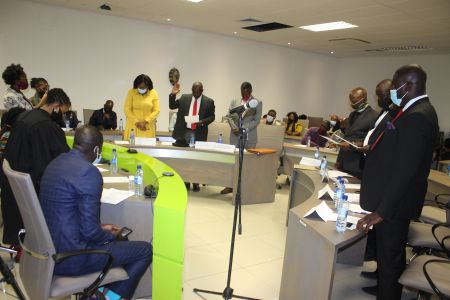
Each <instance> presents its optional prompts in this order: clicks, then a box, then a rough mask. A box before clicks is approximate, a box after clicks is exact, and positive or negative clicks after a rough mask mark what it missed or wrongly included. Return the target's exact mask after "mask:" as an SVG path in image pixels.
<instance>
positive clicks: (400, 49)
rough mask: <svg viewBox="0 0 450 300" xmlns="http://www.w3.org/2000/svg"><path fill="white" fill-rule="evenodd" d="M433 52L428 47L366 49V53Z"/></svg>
mask: <svg viewBox="0 0 450 300" xmlns="http://www.w3.org/2000/svg"><path fill="white" fill-rule="evenodd" d="M429 50H433V48H432V47H429V46H423V45H419V46H397V47H381V48H377V49H367V50H365V51H366V52H372V51H377V52H414V51H429Z"/></svg>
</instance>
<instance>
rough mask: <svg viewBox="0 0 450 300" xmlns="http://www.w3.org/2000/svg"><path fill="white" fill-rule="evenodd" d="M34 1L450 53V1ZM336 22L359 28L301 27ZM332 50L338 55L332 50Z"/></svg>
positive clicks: (298, 44)
mask: <svg viewBox="0 0 450 300" xmlns="http://www.w3.org/2000/svg"><path fill="white" fill-rule="evenodd" d="M31 1H34V2H40V3H47V4H52V5H58V6H64V7H68V8H74V9H81V10H87V11H93V12H98V13H102V14H111V15H116V16H124V17H128V18H135V19H140V20H146V21H150V22H156V23H163V24H172V25H174V26H180V27H187V28H192V29H196V30H200V31H207V32H213V33H219V34H224V35H229V36H236V37H238V38H244V39H249V40H256V41H262V42H266V43H270V44H276V45H282V46H286V47H292V48H297V49H301V50H306V51H310V52H315V53H320V54H325V55H334V56H336V57H355V56H374V55H393V54H394V53H392V52H387V51H386V52H375V51H371V52H367V51H366V50H370V49H378V48H383V47H400V46H428V47H431V48H433V49H432V50H427V51H408V52H406V51H402V52H398V53H400V54H409V55H410V54H422V53H423V54H430V53H450V0H204V1H203V2H200V3H197V4H196V3H191V2H188V1H186V0H31ZM104 3H107V4H108V5H110V6H111V8H112V10H111V11H109V12H107V11H103V10H100V9H99V6H100V5H102V4H104ZM249 17H250V18H254V19H258V20H261V21H263V22H274V21H276V22H280V23H284V24H288V25H292V26H294V27H293V28H289V29H281V30H276V31H272V32H262V33H258V32H252V31H248V30H243V29H241V27H244V26H249V25H256V24H257V23H244V22H240V21H239V20H241V19H245V18H249ZM168 18H170V22H169V21H168V20H167V19H168ZM333 21H346V22H349V23H352V24H355V25H358V26H359V27H358V28H352V29H347V30H337V31H328V32H317V33H315V32H310V31H306V30H303V29H299V28H298V27H299V26H303V25H311V24H317V23H325V22H333ZM234 32H237V34H235V33H234ZM341 38H353V39H361V40H366V41H369V42H370V43H371V44H366V43H360V42H354V41H344V42H330V41H329V40H330V39H341ZM288 43H291V45H288ZM331 51H333V52H334V54H330V52H331ZM398 53H396V55H398Z"/></svg>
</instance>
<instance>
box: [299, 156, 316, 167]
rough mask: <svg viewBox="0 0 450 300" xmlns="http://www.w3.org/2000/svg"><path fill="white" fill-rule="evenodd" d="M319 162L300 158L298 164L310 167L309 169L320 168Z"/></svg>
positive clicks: (313, 159)
mask: <svg viewBox="0 0 450 300" xmlns="http://www.w3.org/2000/svg"><path fill="white" fill-rule="evenodd" d="M320 162H321V161H320V160H319V159H315V158H309V157H302V158H301V159H300V164H301V165H305V166H311V167H317V168H318V167H319V166H320Z"/></svg>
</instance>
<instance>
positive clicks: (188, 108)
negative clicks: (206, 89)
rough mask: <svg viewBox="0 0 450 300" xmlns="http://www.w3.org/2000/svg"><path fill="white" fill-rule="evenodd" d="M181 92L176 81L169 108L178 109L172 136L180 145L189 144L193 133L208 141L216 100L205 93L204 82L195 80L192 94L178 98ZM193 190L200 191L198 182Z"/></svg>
mask: <svg viewBox="0 0 450 300" xmlns="http://www.w3.org/2000/svg"><path fill="white" fill-rule="evenodd" d="M179 92H180V84H178V83H176V84H175V85H174V86H173V88H172V93H170V95H169V108H170V109H178V112H177V119H176V122H175V126H174V130H173V134H172V137H173V138H174V139H175V140H176V141H177V142H176V144H179V145H188V144H189V140H190V139H191V136H192V135H194V138H195V140H196V141H206V140H207V138H208V125H209V124H211V123H212V122H214V120H215V118H216V115H215V111H216V107H215V105H214V100H213V99H211V98H209V97H207V96H205V95H203V84H202V83H201V82H194V84H193V85H192V94H183V95H181V97H180V98H179V99H176V96H177V94H178V93H179ZM185 117H194V118H196V117H197V118H198V122H195V123H188V122H186V119H185ZM186 188H187V189H189V188H190V184H189V183H188V182H186ZM193 190H194V191H195V192H198V191H200V186H199V184H198V183H194V184H193Z"/></svg>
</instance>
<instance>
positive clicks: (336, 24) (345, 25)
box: [299, 21, 358, 32]
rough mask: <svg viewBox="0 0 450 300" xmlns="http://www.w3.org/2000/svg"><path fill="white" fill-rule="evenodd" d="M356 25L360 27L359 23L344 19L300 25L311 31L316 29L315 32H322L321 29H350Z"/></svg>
mask: <svg viewBox="0 0 450 300" xmlns="http://www.w3.org/2000/svg"><path fill="white" fill-rule="evenodd" d="M355 27H358V25H354V24H350V23H347V22H344V21H338V22H331V23H322V24H314V25H307V26H300V27H299V28H301V29H305V30H309V31H314V32H320V31H329V30H340V29H348V28H355Z"/></svg>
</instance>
